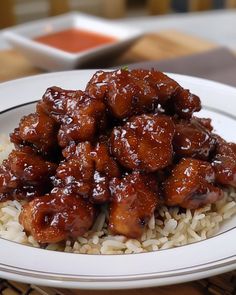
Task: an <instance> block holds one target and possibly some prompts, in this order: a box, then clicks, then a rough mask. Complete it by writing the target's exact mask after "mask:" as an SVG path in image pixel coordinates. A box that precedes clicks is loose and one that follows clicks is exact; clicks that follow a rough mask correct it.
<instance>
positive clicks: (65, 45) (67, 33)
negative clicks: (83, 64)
mask: <svg viewBox="0 0 236 295" xmlns="http://www.w3.org/2000/svg"><path fill="white" fill-rule="evenodd" d="M34 40H35V41H37V42H40V43H43V44H46V45H49V46H51V47H55V48H58V49H61V50H64V51H67V52H72V53H75V52H81V51H85V50H88V49H91V48H94V47H98V46H102V45H105V44H111V43H114V42H116V39H115V38H114V37H111V36H107V35H103V34H99V33H94V32H90V31H86V30H80V29H68V30H64V31H60V32H56V33H51V34H47V35H43V36H39V37H37V38H35V39H34Z"/></svg>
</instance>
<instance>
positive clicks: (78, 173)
mask: <svg viewBox="0 0 236 295" xmlns="http://www.w3.org/2000/svg"><path fill="white" fill-rule="evenodd" d="M91 152H92V146H91V144H90V143H89V142H84V143H79V144H78V145H77V146H75V145H72V146H71V147H68V148H67V150H66V151H65V152H64V155H65V154H66V153H67V154H69V158H68V160H67V161H62V162H61V163H60V165H59V166H58V168H57V173H56V177H57V178H59V179H60V180H61V181H62V185H63V186H67V187H70V190H72V191H73V192H74V193H76V194H79V195H80V196H83V197H85V198H87V197H88V196H89V195H90V193H91V190H92V178H93V173H94V163H93V160H92V157H91ZM70 153H71V155H70Z"/></svg>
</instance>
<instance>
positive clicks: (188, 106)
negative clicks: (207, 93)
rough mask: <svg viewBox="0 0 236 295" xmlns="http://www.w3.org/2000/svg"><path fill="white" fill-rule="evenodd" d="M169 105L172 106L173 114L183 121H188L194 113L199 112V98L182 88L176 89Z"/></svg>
mask: <svg viewBox="0 0 236 295" xmlns="http://www.w3.org/2000/svg"><path fill="white" fill-rule="evenodd" d="M170 104H171V105H173V109H174V112H175V113H176V114H177V115H179V117H180V118H183V119H190V118H191V117H192V115H193V113H194V112H199V111H200V110H201V101H200V98H199V97H198V96H197V95H195V94H192V93H191V92H190V91H189V90H188V89H183V88H178V90H177V91H176V93H175V95H174V96H173V97H172V98H171V103H170Z"/></svg>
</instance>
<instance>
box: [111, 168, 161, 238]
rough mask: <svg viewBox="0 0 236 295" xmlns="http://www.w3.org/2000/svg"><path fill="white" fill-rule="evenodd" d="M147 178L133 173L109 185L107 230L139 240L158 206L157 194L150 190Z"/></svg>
mask: <svg viewBox="0 0 236 295" xmlns="http://www.w3.org/2000/svg"><path fill="white" fill-rule="evenodd" d="M147 178H148V177H147V176H146V177H144V176H142V175H141V174H140V173H139V172H133V173H132V174H130V175H127V176H125V177H124V178H122V179H118V178H114V179H113V180H112V181H111V183H110V190H111V194H112V202H111V205H110V216H109V229H110V230H111V231H112V232H113V233H114V234H121V235H125V236H126V237H129V238H140V237H141V235H142V233H143V231H144V229H145V227H146V225H147V223H148V221H149V220H150V218H151V216H152V214H153V213H154V211H155V209H156V207H157V205H159V198H158V193H157V192H156V191H154V190H152V189H151V188H150V186H149V183H148V181H147Z"/></svg>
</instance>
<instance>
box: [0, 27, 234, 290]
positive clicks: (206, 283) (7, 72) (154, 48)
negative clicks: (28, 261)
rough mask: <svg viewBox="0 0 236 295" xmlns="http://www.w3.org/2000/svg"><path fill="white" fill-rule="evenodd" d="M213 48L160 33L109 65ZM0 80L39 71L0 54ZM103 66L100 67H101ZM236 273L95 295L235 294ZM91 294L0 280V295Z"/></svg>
mask: <svg viewBox="0 0 236 295" xmlns="http://www.w3.org/2000/svg"><path fill="white" fill-rule="evenodd" d="M215 47H216V45H215V44H212V43H211V42H209V41H206V40H202V39H199V38H195V37H192V36H188V35H185V34H182V33H180V32H176V31H173V30H171V31H163V32H160V33H158V34H149V35H146V36H144V37H143V38H142V39H140V40H139V41H138V42H137V43H136V44H134V46H132V47H131V48H130V49H129V50H128V51H127V52H126V53H125V54H123V56H121V57H120V58H119V59H117V60H114V61H112V64H111V66H112V65H113V66H114V65H121V64H128V63H132V62H139V61H145V60H146V61H148V60H163V59H170V58H176V57H180V56H186V55H190V54H193V53H200V52H206V51H208V50H211V49H213V48H215ZM0 65H1V68H0V81H1V82H2V81H8V80H11V79H15V78H20V77H24V76H29V75H34V74H39V73H42V71H41V70H40V69H37V68H35V67H33V66H32V65H31V64H30V63H29V62H28V61H27V60H26V59H25V58H24V57H23V56H22V55H21V54H20V53H17V52H16V51H14V50H8V51H0ZM102 66H103V65H101V67H102ZM235 292H236V272H230V273H227V274H224V275H221V276H217V277H212V278H208V279H204V280H199V281H195V282H190V283H185V284H179V285H178V286H177V285H173V286H166V287H157V288H149V289H135V290H120V291H96V294H97V295H102V294H104V295H108V294H113V295H118V294H119V295H128V294H129V295H141V294H146V295H154V294H156V295H157V294H158V295H170V294H176V295H178V294H180V295H189V294H191V295H202V294H218V295H221V294H226V295H230V294H236V293H235ZM94 293H95V292H94V291H81V290H63V289H55V288H46V287H40V286H29V285H26V284H21V283H16V282H8V281H6V280H2V281H1V280H0V294H3V295H16V294H31V295H39V294H44V295H47V294H49V295H52V294H53V295H54V294H63V295H90V294H94Z"/></svg>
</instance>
